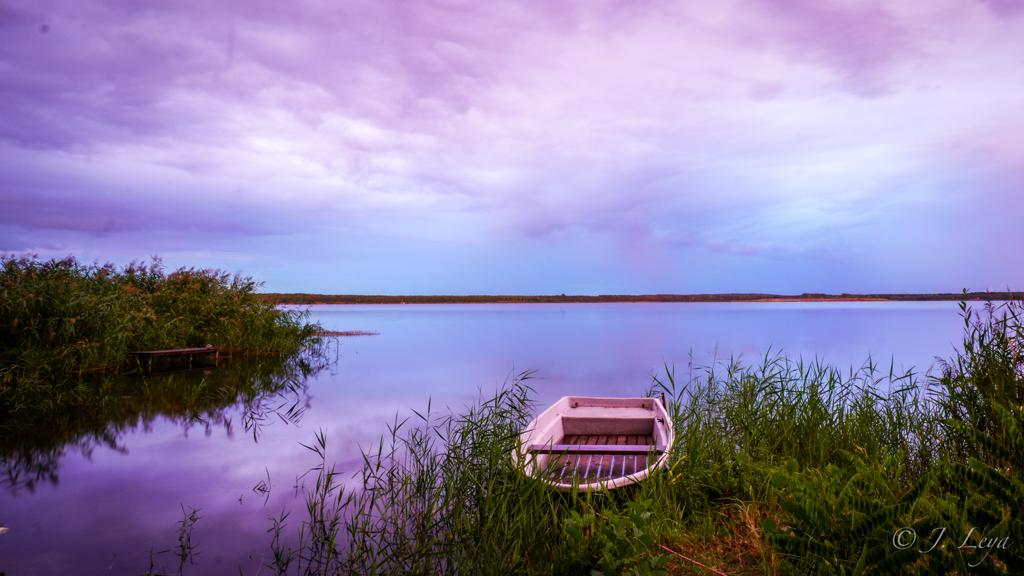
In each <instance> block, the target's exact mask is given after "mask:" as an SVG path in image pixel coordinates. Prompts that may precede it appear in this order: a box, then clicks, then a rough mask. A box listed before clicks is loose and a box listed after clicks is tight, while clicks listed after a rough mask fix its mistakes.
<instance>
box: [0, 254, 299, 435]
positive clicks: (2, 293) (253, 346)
mask: <svg viewBox="0 0 1024 576" xmlns="http://www.w3.org/2000/svg"><path fill="white" fill-rule="evenodd" d="M256 287H257V284H256V282H254V281H253V280H252V279H251V278H245V277H241V276H237V275H236V276H232V275H229V274H227V273H225V272H220V271H217V270H198V269H191V268H183V269H179V270H176V271H173V272H167V271H165V270H164V268H163V266H162V265H161V263H160V261H159V260H156V259H154V260H153V261H152V262H150V263H149V264H140V263H133V264H130V265H128V266H125V267H121V268H119V267H116V266H114V265H112V264H105V265H96V264H82V263H80V262H77V261H76V260H74V259H72V258H67V259H63V260H39V259H36V258H30V257H21V258H16V257H12V256H5V257H2V258H0V421H2V420H3V419H5V418H13V417H16V416H17V415H16V414H15V412H16V411H17V410H19V409H22V408H25V407H31V406H32V404H34V403H36V402H38V401H40V399H41V398H45V397H46V396H47V395H48V394H49V393H50V392H51V391H54V390H64V389H67V388H69V387H71V386H74V385H75V384H76V383H78V382H80V381H81V379H82V378H83V377H85V376H88V375H89V374H97V373H108V374H109V373H116V372H123V371H125V370H128V369H131V368H132V367H133V364H132V362H131V357H130V352H131V351H134V350H151V349H167V348H186V347H196V346H205V345H207V344H212V345H214V346H217V347H218V348H219V349H220V350H221V352H222V353H223V354H228V355H236V356H283V355H288V354H292V353H294V352H297V351H299V350H300V349H301V348H302V347H303V346H306V345H308V344H310V343H312V342H314V341H315V339H316V332H317V327H316V326H313V325H310V324H307V323H306V322H305V317H304V316H303V315H302V314H301V313H299V312H294V311H284V310H279V309H277V308H275V307H274V306H273V305H271V304H269V303H267V302H265V301H263V300H261V299H260V298H259V297H258V295H257V294H256Z"/></svg>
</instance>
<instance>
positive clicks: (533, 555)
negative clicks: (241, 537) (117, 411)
mask: <svg viewBox="0 0 1024 576" xmlns="http://www.w3.org/2000/svg"><path fill="white" fill-rule="evenodd" d="M1021 310H1022V308H1021V306H1020V305H1019V304H1015V303H1010V304H1005V305H1003V306H1002V307H1000V308H994V307H993V308H990V309H989V313H988V314H987V315H979V314H974V313H973V312H972V311H971V310H970V309H968V308H967V307H966V306H965V307H964V316H965V322H966V324H965V327H966V331H965V341H964V346H963V347H962V350H961V352H960V353H959V354H958V355H957V356H956V357H955V358H953V359H951V360H950V361H949V362H948V363H946V364H945V368H944V370H943V371H942V372H941V373H940V374H938V375H936V376H928V377H926V378H921V377H919V376H917V375H915V374H913V373H910V372H907V373H896V372H894V371H893V370H892V369H888V370H882V369H879V367H878V366H876V365H875V364H873V363H872V362H870V361H869V362H868V363H866V364H865V365H864V366H863V367H861V368H860V369H858V370H851V371H841V370H839V369H836V368H834V367H830V366H827V365H824V364H822V363H819V362H810V363H805V362H801V361H793V360H790V359H788V358H786V357H785V356H782V355H768V356H766V357H765V358H763V359H762V360H761V361H760V362H758V363H757V364H754V365H744V364H742V363H741V362H739V361H736V360H730V361H727V362H723V363H717V364H715V365H712V366H707V367H697V366H692V365H691V366H689V370H688V373H687V375H686V377H685V378H677V377H676V374H675V372H674V370H672V369H671V368H667V369H666V372H665V374H664V375H659V376H657V377H655V378H654V381H653V385H652V387H651V389H650V390H649V391H648V392H649V393H651V394H661V393H665V394H666V396H667V397H668V398H669V399H670V402H669V404H670V411H671V413H672V416H673V419H674V424H675V431H676V441H675V445H674V447H673V451H672V454H671V458H670V464H669V466H668V468H667V469H665V470H662V471H660V472H658V473H655V474H653V475H652V476H651V477H650V478H649V479H648V480H646V481H644V482H643V483H642V484H640V485H639V486H634V487H630V488H627V489H623V490H619V491H615V492H610V493H607V492H605V493H591V494H563V493H559V492H555V491H553V490H550V489H548V488H547V487H546V486H545V485H544V484H543V483H541V482H539V481H537V480H535V479H531V478H528V477H526V476H525V475H523V474H522V471H521V470H519V469H517V467H516V464H515V463H514V461H513V460H512V459H511V458H510V457H509V455H510V454H511V453H512V452H513V451H514V450H516V449H517V448H518V447H519V446H518V432H519V431H520V430H521V429H522V427H523V425H524V424H525V423H526V422H527V420H528V419H529V418H530V416H531V414H533V413H534V411H535V406H533V404H532V403H531V400H530V398H531V391H530V389H529V386H528V378H526V377H521V378H517V379H514V380H513V381H512V382H510V383H509V384H508V385H507V386H505V387H502V388H501V389H499V390H498V391H497V393H496V394H495V395H494V396H493V397H491V398H487V399H484V400H482V401H481V402H479V403H478V404H476V405H475V406H473V407H470V408H469V409H467V411H466V412H465V413H463V414H462V415H458V416H456V415H441V416H437V415H435V414H432V413H431V412H430V410H427V411H426V412H422V413H421V412H414V416H413V417H412V418H410V419H408V420H404V421H398V422H396V423H395V424H394V425H392V426H391V429H390V432H389V433H388V434H387V435H386V436H384V437H383V438H382V439H381V441H380V442H379V443H378V444H377V445H376V446H375V447H373V448H372V449H371V450H368V451H367V452H366V453H365V454H364V463H363V467H362V470H361V471H360V473H359V474H358V475H357V477H356V478H355V479H354V481H351V482H346V481H345V479H344V478H343V477H342V476H340V475H339V474H338V472H337V471H336V470H334V469H333V468H331V467H330V466H329V465H328V462H327V458H326V453H327V450H326V438H324V437H323V436H322V435H321V436H318V439H317V440H318V442H317V444H316V445H314V446H311V447H310V448H311V450H313V452H314V453H315V454H316V457H317V459H318V461H319V463H318V465H317V466H316V467H315V468H314V472H315V474H314V476H313V478H315V480H314V481H312V488H310V489H309V490H308V492H307V517H306V518H304V519H302V520H301V521H300V522H299V532H300V534H301V537H300V538H299V539H298V540H297V541H295V540H290V542H292V545H289V544H288V542H289V540H288V538H287V536H286V534H287V531H286V528H287V527H288V520H289V519H288V518H278V519H276V521H275V523H274V526H273V533H274V546H273V549H274V555H273V558H274V559H275V562H274V563H272V564H271V565H270V566H268V567H269V568H270V569H271V570H272V571H273V572H275V573H278V574H292V573H294V574H509V573H516V574H620V573H621V574H659V573H678V574H691V573H692V574H707V573H711V572H712V571H713V570H719V571H723V572H727V573H730V574H734V573H743V574H761V573H771V574H788V573H835V574H874V573H968V572H972V573H973V572H978V571H981V572H984V573H1002V574H1007V573H1017V572H1018V570H1019V569H1020V568H1021V566H1022V562H1024V561H1022V559H1021V554H1022V553H1024V534H1022V521H1021V506H1020V503H1021V502H1022V501H1024V481H1022V477H1021V474H1022V472H1021V468H1022V462H1024V452H1022V449H1024V445H1022V441H1021V432H1022V431H1024V423H1022V421H1021V419H1022V415H1024V404H1022V398H1021V391H1022V388H1021V382H1022V379H1024V359H1022V352H1021V350H1022V348H1021V344H1022V342H1024V334H1022V328H1021V318H1022V316H1021ZM942 527H945V528H946V529H947V530H948V532H949V534H950V536H949V541H948V542H940V544H941V546H936V547H935V548H934V549H931V550H925V549H927V548H928V545H930V544H931V541H929V538H932V540H934V536H935V534H937V530H938V529H940V528H942ZM971 527H976V528H979V529H982V530H984V531H985V535H986V536H991V537H997V536H1001V537H1005V538H1007V540H1002V541H1000V542H1003V543H1004V544H1005V543H1006V542H1009V543H1010V544H1009V545H1006V546H1004V547H1003V548H1000V549H997V550H988V551H985V550H972V549H970V548H969V547H968V548H963V547H960V546H959V544H960V543H961V541H962V540H963V539H964V537H965V536H968V535H969V534H970V529H971ZM901 529H913V530H916V534H917V535H918V536H919V537H920V544H919V545H917V546H913V547H902V546H896V545H895V544H894V541H897V540H894V538H896V536H897V532H898V531H899V530H901ZM975 540H977V536H976V537H975ZM296 542H297V543H296ZM897 542H898V541H897ZM975 543H977V542H975Z"/></svg>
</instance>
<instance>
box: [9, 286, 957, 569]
mask: <svg viewBox="0 0 1024 576" xmlns="http://www.w3.org/2000/svg"><path fill="white" fill-rule="evenodd" d="M310 310H311V312H312V317H313V319H314V320H315V321H318V322H320V323H321V324H322V325H323V326H324V327H325V328H327V329H333V330H366V331H373V332H378V333H379V334H378V335H376V336H361V337H348V338H342V339H340V340H339V343H338V346H337V358H336V360H335V361H334V363H333V364H332V366H331V367H330V368H328V369H326V370H324V371H323V372H320V373H319V374H317V375H315V376H313V377H311V378H309V379H308V380H307V381H305V382H301V383H299V384H301V386H299V387H297V388H293V389H291V390H290V391H288V392H287V393H284V394H281V395H275V396H274V397H272V398H266V399H256V400H255V401H251V402H249V405H248V407H246V406H241V405H234V404H233V403H232V402H231V401H230V399H229V400H227V401H225V402H224V405H225V407H224V408H223V409H221V410H213V411H211V412H209V413H205V416H203V417H201V418H197V417H195V415H194V414H192V415H186V416H182V415H181V411H180V410H178V409H177V408H176V407H175V402H179V401H180V402H186V400H173V401H161V402H156V403H154V402H150V403H146V404H144V405H140V407H138V408H135V407H134V406H135V404H132V403H128V404H127V405H126V406H124V407H121V408H117V409H116V410H112V412H111V413H112V414H114V415H116V416H110V417H109V418H115V417H116V420H117V422H116V423H114V424H111V426H110V427H109V428H107V429H106V432H103V433H100V434H97V433H95V432H94V430H95V429H96V426H93V428H89V426H82V425H79V426H81V428H82V430H93V432H90V433H84V432H82V433H80V432H76V430H77V429H76V428H72V429H70V430H69V431H64V432H63V433H62V434H57V435H56V437H57V438H58V439H57V440H55V441H53V442H49V443H48V444H47V447H46V450H45V451H40V450H38V449H35V448H33V447H32V446H34V445H33V444H32V443H31V442H28V443H26V446H25V447H24V449H22V450H20V451H17V450H16V451H17V453H16V454H11V453H8V454H4V455H3V456H4V457H5V460H4V461H3V462H0V474H2V476H0V526H6V527H8V528H9V529H10V531H9V532H8V533H7V534H4V535H0V573H3V572H6V573H7V574H11V575H14V574H111V573H113V574H139V573H142V572H144V571H145V570H147V569H149V567H150V562H151V559H152V561H153V563H154V564H155V565H156V566H157V567H158V568H160V567H163V568H164V569H166V570H168V571H170V572H172V573H173V572H176V570H177V559H176V557H175V556H174V553H173V551H169V550H172V549H174V548H176V547H177V523H178V522H179V521H181V520H182V517H183V514H182V506H185V507H187V508H197V509H199V516H200V520H199V521H198V523H197V524H196V526H195V528H194V530H193V533H192V538H193V541H194V543H195V545H196V553H197V558H196V564H195V565H193V566H188V567H187V569H186V573H187V574H227V573H235V574H237V573H238V570H239V567H241V569H242V570H243V572H244V573H246V574H255V573H258V572H260V570H259V567H260V566H261V565H262V564H264V563H265V562H267V557H268V555H269V552H270V546H269V544H270V534H268V532H267V531H268V529H269V528H270V521H269V519H268V518H269V517H271V516H277V515H278V514H280V513H281V511H282V510H294V511H295V513H294V514H293V515H292V519H291V520H290V522H289V528H288V530H289V531H290V532H291V533H294V531H295V529H296V528H297V524H298V521H299V520H300V519H301V518H302V517H303V500H302V495H301V493H297V492H296V489H295V485H296V477H297V476H298V475H299V474H301V473H302V472H304V471H305V470H307V469H308V468H309V467H310V466H312V465H314V464H315V463H316V460H315V458H314V457H313V455H312V454H311V453H310V452H309V451H308V450H306V449H305V448H303V447H302V446H300V442H302V443H306V444H310V443H312V442H313V441H314V434H315V433H316V432H317V431H318V430H321V429H322V430H324V431H325V432H326V435H327V438H328V451H329V456H330V459H332V460H333V461H334V462H335V463H336V465H337V467H338V468H339V469H340V470H346V471H351V470H355V469H356V467H357V466H358V463H359V461H360V456H359V454H360V452H359V449H360V446H361V445H362V446H366V445H368V443H369V442H371V441H373V440H374V439H376V438H377V437H379V435H380V434H381V433H382V432H384V431H385V429H386V425H387V423H388V422H390V421H392V420H393V419H394V417H395V415H396V413H397V414H399V415H401V416H404V415H408V414H409V413H410V412H409V409H410V408H417V409H422V408H424V407H425V406H426V405H427V402H428V400H430V401H431V402H432V404H433V407H434V410H435V411H438V410H444V409H445V407H451V408H452V409H454V410H458V409H460V408H461V407H462V406H464V405H466V404H467V403H470V402H472V401H473V400H474V399H475V398H476V397H477V396H478V393H479V391H480V390H483V391H484V392H487V391H490V390H493V389H494V388H495V387H497V386H499V385H500V384H501V383H502V382H503V381H504V380H505V379H506V378H508V377H509V376H510V374H512V373H513V371H515V372H519V371H522V370H526V369H530V370H535V371H536V379H535V380H534V381H533V386H534V388H535V389H536V398H537V400H538V401H539V403H540V405H541V406H543V405H546V404H547V403H549V402H550V401H552V400H554V399H556V398H558V397H560V396H563V395H566V394H570V393H573V394H583V393H585V394H594V395H599V394H606V395H632V394H641V393H642V392H643V391H644V390H645V389H646V388H647V386H648V384H649V382H650V379H651V375H652V374H653V373H658V372H661V371H662V366H663V365H664V364H666V363H667V364H675V365H676V366H677V371H678V372H680V373H685V370H686V365H687V362H688V358H689V357H690V355H691V354H692V356H693V358H694V359H695V361H696V362H698V363H707V362H711V361H713V360H714V359H715V358H718V359H725V358H728V357H729V356H730V355H736V356H741V357H742V358H743V359H746V360H749V361H752V362H756V361H757V360H758V358H760V357H761V356H762V355H764V354H765V353H766V352H767V351H769V350H781V351H783V352H785V353H786V354H788V355H790V356H794V357H795V356H801V355H802V356H803V357H804V358H805V359H811V358H814V357H818V358H821V359H823V360H825V361H827V362H830V363H833V364H835V365H839V366H843V367H850V366H860V365H861V364H863V363H864V361H865V360H866V359H867V358H868V356H869V355H870V356H871V357H873V358H874V360H875V362H876V363H877V364H879V365H882V366H884V367H885V370H886V371H888V367H889V364H890V362H892V363H893V364H894V366H895V367H896V368H897V369H901V368H911V367H916V369H917V370H918V371H919V372H921V373H924V372H926V371H927V370H928V369H929V367H930V366H932V364H933V363H934V361H935V357H936V356H941V357H948V356H949V355H950V354H951V353H952V352H953V351H954V346H955V345H956V344H957V343H958V342H959V338H960V333H961V327H962V321H961V319H960V318H959V316H958V310H957V305H956V304H955V303H952V302H942V303H742V304H740V303H732V304H661V303H658V304H566V305H563V304H523V305H508V304H506V305H404V306H313V307H311V308H310ZM332 357H333V355H332ZM248 369H249V368H245V370H248ZM225 370H227V371H225ZM217 373H219V374H221V375H220V376H214V375H211V376H210V377H209V378H210V381H211V382H215V381H216V378H221V379H223V378H234V377H236V376H235V374H237V377H238V378H245V377H246V375H245V373H242V372H239V369H235V371H234V372H231V369H230V368H229V369H226V368H224V367H222V368H218V369H217ZM173 384H174V381H171V382H170V383H169V386H173ZM169 395H170V397H173V396H174V394H173V393H169ZM259 402H262V408H263V410H260V409H259V407H257V408H256V409H254V407H253V404H255V403H259ZM289 408H292V412H291V413H287V410H288V409H289ZM296 408H298V409H304V410H302V411H301V413H297V412H298V410H296ZM275 409H277V410H276V411H275ZM254 412H255V413H256V416H257V417H259V416H260V415H261V414H262V415H263V416H264V418H265V419H264V421H263V422H262V426H261V427H260V431H259V434H258V438H254V435H253V434H252V432H251V431H249V430H247V429H246V426H245V424H246V421H247V420H246V418H247V417H248V418H249V420H248V421H249V422H250V423H251V422H252V417H253V413H254ZM101 417H102V418H107V416H101ZM54 426H55V427H59V426H61V423H54ZM99 427H100V428H102V423H100V424H99ZM0 440H2V439H0ZM0 443H2V444H4V446H5V449H7V450H9V451H10V450H12V448H11V442H10V441H3V442H0ZM15 448H17V447H15ZM268 478H269V492H266V491H263V490H254V488H256V487H257V486H258V485H259V484H260V483H261V482H263V483H268ZM26 479H31V480H32V481H31V482H29V481H27V480H26Z"/></svg>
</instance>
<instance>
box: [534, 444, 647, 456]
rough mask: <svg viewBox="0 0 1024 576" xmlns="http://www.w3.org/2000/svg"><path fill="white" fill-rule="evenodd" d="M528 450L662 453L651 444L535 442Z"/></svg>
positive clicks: (568, 452)
mask: <svg viewBox="0 0 1024 576" xmlns="http://www.w3.org/2000/svg"><path fill="white" fill-rule="evenodd" d="M527 451H528V452H531V453H537V452H542V453H545V454H636V455H644V454H650V453H651V452H657V453H661V450H658V449H657V448H655V447H654V446H651V445H650V444H629V445H626V444H534V445H532V446H530V447H529V448H528V449H527Z"/></svg>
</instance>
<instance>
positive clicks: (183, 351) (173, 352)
mask: <svg viewBox="0 0 1024 576" xmlns="http://www.w3.org/2000/svg"><path fill="white" fill-rule="evenodd" d="M216 352H217V348H216V347H215V346H203V347H201V348H173V349H168V350H136V351H134V352H131V354H132V355H134V356H142V357H152V356H187V355H189V354H215V353H216Z"/></svg>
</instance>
